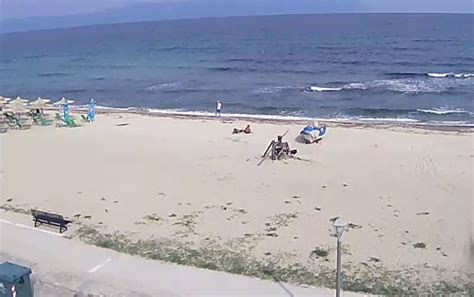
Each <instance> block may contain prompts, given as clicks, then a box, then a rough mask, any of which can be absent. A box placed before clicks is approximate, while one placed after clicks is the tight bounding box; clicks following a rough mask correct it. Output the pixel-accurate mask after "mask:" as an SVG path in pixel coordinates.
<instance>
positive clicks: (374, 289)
mask: <svg viewBox="0 0 474 297" xmlns="http://www.w3.org/2000/svg"><path fill="white" fill-rule="evenodd" d="M76 234H77V235H78V236H79V238H80V239H81V240H82V241H84V242H86V243H89V244H94V245H96V246H99V247H104V248H109V249H112V250H115V251H118V252H123V253H127V254H131V255H139V256H142V257H145V258H148V259H154V260H160V261H164V262H171V263H176V264H181V265H188V266H194V267H199V268H204V269H211V270H217V271H225V272H229V273H234V274H241V275H247V276H252V277H257V278H261V279H270V280H278V281H283V282H288V283H294V284H305V285H311V286H317V287H328V288H334V284H335V271H334V269H332V268H328V267H326V266H324V265H320V266H318V267H313V269H312V268H311V267H309V266H305V265H303V264H301V263H294V264H285V263H284V261H281V260H282V259H278V258H271V259H269V260H259V259H256V258H255V257H252V256H251V255H250V253H249V252H248V251H247V250H245V249H240V250H239V249H237V248H233V249H229V248H228V247H225V246H224V245H219V244H209V245H206V246H203V247H191V246H190V245H189V244H186V243H182V242H180V241H177V240H173V239H150V240H137V241H133V240H131V239H130V238H129V237H128V236H127V235H126V234H122V233H119V232H115V233H111V234H102V233H100V232H99V231H97V230H96V229H94V228H92V227H89V226H82V227H81V228H80V229H79V230H78V231H77V233H76ZM315 250H316V249H315ZM326 252H327V251H326ZM315 253H319V254H320V255H321V256H324V255H326V256H327V254H326V253H325V249H321V248H319V249H317V252H315ZM314 268H317V269H314ZM343 270H344V280H343V289H344V290H347V291H356V292H364V293H370V294H377V295H389V296H402V295H403V296H407V295H420V294H422V295H425V294H427V295H446V294H457V295H463V294H464V295H466V294H468V290H469V285H468V284H467V283H465V284H463V283H462V281H460V280H457V282H456V283H453V282H449V281H447V280H446V281H444V282H443V283H437V284H436V285H433V284H431V283H423V282H421V281H420V278H419V275H418V273H422V272H417V271H415V270H414V269H405V270H402V269H400V270H389V269H386V268H383V267H382V266H381V267H377V268H376V269H374V268H371V267H367V266H364V265H360V263H356V264H354V263H346V264H345V265H344V266H343Z"/></svg>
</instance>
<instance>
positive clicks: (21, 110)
mask: <svg viewBox="0 0 474 297" xmlns="http://www.w3.org/2000/svg"><path fill="white" fill-rule="evenodd" d="M49 101H50V100H48V99H41V98H38V100H35V101H32V102H29V105H27V104H28V101H27V100H25V99H22V98H20V97H18V98H16V99H14V100H11V99H9V98H4V97H1V96H0V133H5V132H7V131H8V130H9V129H17V130H26V129H30V128H31V127H32V126H51V125H55V126H56V127H80V126H82V124H83V123H85V122H88V121H92V120H93V119H94V117H95V101H93V99H91V106H93V116H92V117H91V114H90V112H89V113H88V116H87V117H86V116H85V115H80V118H75V117H73V116H71V115H70V114H69V105H68V104H69V103H72V102H74V101H72V100H66V99H65V98H62V99H61V100H59V101H58V102H55V103H54V104H53V106H62V107H63V115H61V114H60V113H59V112H56V113H55V115H54V118H53V117H52V115H51V114H45V113H44V112H43V110H44V109H47V110H52V109H51V107H52V106H51V105H49V104H48V102H49ZM53 110H54V109H53ZM56 111H57V109H56Z"/></svg>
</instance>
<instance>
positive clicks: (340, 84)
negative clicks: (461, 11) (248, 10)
mask: <svg viewBox="0 0 474 297" xmlns="http://www.w3.org/2000/svg"><path fill="white" fill-rule="evenodd" d="M473 28H474V15H307V16H272V17H245V18H224V19H205V20H186V21H169V22H152V23H136V24H120V25H105V26H92V27H81V28H72V29H58V30H47V31H36V32H26V33H14V34H6V35H0V44H1V48H0V49H1V50H0V93H1V95H3V96H9V97H13V96H17V95H21V96H22V97H26V98H30V99H31V98H36V97H38V96H41V97H47V98H58V97H61V96H66V97H68V98H72V99H75V100H76V102H78V103H79V104H81V103H85V102H86V101H87V100H88V99H89V98H91V97H94V98H95V99H96V100H97V101H98V102H99V104H100V105H103V106H111V107H143V108H153V109H166V110H175V109H177V110H181V111H194V112H206V111H213V109H214V103H215V101H216V99H221V100H222V101H223V102H224V112H228V113H239V114H254V115H276V116H297V117H318V118H331V119H352V120H355V119H359V120H361V119H362V120H387V121H408V122H410V121H423V122H443V123H447V124H453V123H457V124H474V104H473V100H474V41H473V40H474V33H473Z"/></svg>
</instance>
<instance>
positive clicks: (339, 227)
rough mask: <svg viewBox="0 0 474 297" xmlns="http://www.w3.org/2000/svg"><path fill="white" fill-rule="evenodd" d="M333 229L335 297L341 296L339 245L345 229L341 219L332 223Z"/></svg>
mask: <svg viewBox="0 0 474 297" xmlns="http://www.w3.org/2000/svg"><path fill="white" fill-rule="evenodd" d="M333 225H334V229H335V231H336V236H337V252H336V258H337V260H336V262H337V263H336V297H340V296H341V285H342V279H341V245H342V234H344V231H346V229H347V225H346V223H345V222H344V221H343V220H342V219H341V218H338V219H337V220H336V221H335V222H334V224H333Z"/></svg>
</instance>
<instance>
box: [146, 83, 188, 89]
mask: <svg viewBox="0 0 474 297" xmlns="http://www.w3.org/2000/svg"><path fill="white" fill-rule="evenodd" d="M179 85H180V82H179V81H174V82H166V83H162V84H158V85H152V86H149V87H148V88H146V89H147V90H149V91H155V90H162V89H167V88H173V87H177V86H179Z"/></svg>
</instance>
